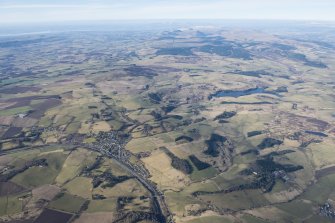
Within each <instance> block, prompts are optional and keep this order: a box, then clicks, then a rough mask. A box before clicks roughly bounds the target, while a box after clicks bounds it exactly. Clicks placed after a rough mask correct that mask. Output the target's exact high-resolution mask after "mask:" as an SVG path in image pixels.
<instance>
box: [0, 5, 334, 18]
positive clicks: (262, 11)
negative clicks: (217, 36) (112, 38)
mask: <svg viewBox="0 0 335 223" xmlns="http://www.w3.org/2000/svg"><path fill="white" fill-rule="evenodd" d="M134 19H135V20H136V19H281V20H333V21H335V0H117V1H116V0H109V1H108V0H0V23H27V22H52V21H57V22H60V21H84V20H92V21H95V20H134Z"/></svg>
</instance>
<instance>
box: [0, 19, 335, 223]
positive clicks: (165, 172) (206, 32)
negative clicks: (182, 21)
mask: <svg viewBox="0 0 335 223" xmlns="http://www.w3.org/2000/svg"><path fill="white" fill-rule="evenodd" d="M171 26H172V25H171ZM171 26H167V25H162V26H159V27H151V28H146V29H145V30H141V29H130V28H129V30H123V31H113V30H111V31H73V32H59V33H58V32H55V33H49V34H34V35H33V34H31V35H22V36H15V37H4V36H3V37H0V77H1V79H0V222H11V221H14V222H15V221H18V222H20V221H21V220H29V221H30V220H31V219H32V220H31V221H32V222H34V223H40V222H41V223H42V222H46V221H47V220H46V219H51V218H53V219H56V220H55V222H57V223H58V222H60V223H69V222H74V223H86V222H92V221H96V222H101V223H109V222H176V223H177V222H178V223H179V222H181V223H186V222H188V223H198V222H199V223H202V222H227V223H228V222H232V223H233V222H234V223H235V222H236V223H237V222H238V223H254V222H261V223H262V222H289V221H290V222H334V221H335V209H334V208H335V178H334V176H335V175H334V174H335V151H334V149H335V148H334V145H335V119H334V118H335V100H334V99H335V93H334V89H335V77H334V68H335V42H334V38H335V36H334V34H333V33H334V28H333V27H327V26H315V27H314V26H313V27H312V28H313V29H315V30H316V31H317V33H318V34H319V35H316V34H315V33H313V32H312V33H311V32H308V30H309V29H307V27H306V26H307V25H302V24H297V26H299V27H300V29H299V30H300V31H299V32H298V31H295V32H293V31H292V30H290V29H289V28H285V27H282V26H279V27H278V29H276V30H275V31H274V30H270V29H267V28H266V27H263V28H262V29H261V31H256V30H255V29H243V30H241V29H239V28H232V27H224V26H222V27H221V26H215V27H214V26H208V27H207V26H204V27H202V26H195V25H192V24H188V25H187V26H186V27H185V25H177V24H175V25H173V27H171ZM311 26H312V25H311ZM28 52H29V53H28Z"/></svg>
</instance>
